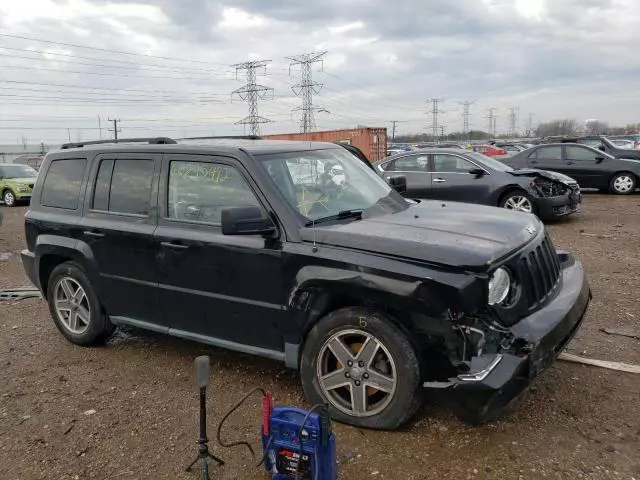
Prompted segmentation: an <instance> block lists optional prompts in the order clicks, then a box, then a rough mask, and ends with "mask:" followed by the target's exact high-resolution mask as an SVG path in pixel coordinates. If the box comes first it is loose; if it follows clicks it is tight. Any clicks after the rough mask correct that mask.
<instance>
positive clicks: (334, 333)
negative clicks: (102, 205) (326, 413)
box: [300, 307, 422, 430]
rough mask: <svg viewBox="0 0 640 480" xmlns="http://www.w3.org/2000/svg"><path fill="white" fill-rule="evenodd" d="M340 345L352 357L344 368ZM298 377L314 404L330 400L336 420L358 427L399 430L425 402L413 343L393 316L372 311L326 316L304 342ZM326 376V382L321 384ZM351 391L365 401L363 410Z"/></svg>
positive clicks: (343, 311)
mask: <svg viewBox="0 0 640 480" xmlns="http://www.w3.org/2000/svg"><path fill="white" fill-rule="evenodd" d="M329 344H331V345H332V346H331V347H329ZM367 345H368V347H367ZM340 346H343V347H345V350H344V351H342V353H341V357H342V358H343V360H344V359H348V358H351V359H350V360H348V361H352V362H353V365H352V366H349V365H344V366H342V363H341V362H340V361H339V359H338V356H337V355H335V353H334V352H335V351H340ZM349 356H350V357H349ZM359 358H360V359H361V360H358V359H359ZM362 359H364V360H365V361H363V360H362ZM368 359H371V361H369V360H368ZM348 361H347V363H348ZM327 373H329V374H331V375H329V376H325V374H327ZM300 376H301V379H302V388H303V389H304V392H305V395H306V397H307V400H308V401H309V402H310V403H311V404H314V405H315V404H318V403H322V404H328V405H329V409H330V412H331V416H332V418H334V419H336V420H338V421H340V422H343V423H347V424H350V425H355V426H358V427H365V428H375V429H383V430H393V429H396V428H398V427H400V426H401V425H403V424H404V423H406V422H407V421H408V420H409V419H410V418H411V417H413V416H414V415H415V413H416V411H417V410H418V408H419V407H420V405H421V403H422V387H421V375H420V364H419V362H418V357H417V356H416V353H415V350H414V348H413V346H412V345H411V343H410V342H409V339H408V338H407V336H406V335H405V334H404V333H403V331H402V330H401V329H400V328H399V327H397V326H396V325H395V324H394V323H393V321H392V320H391V319H390V318H389V317H387V316H386V315H384V314H383V313H381V312H379V311H376V310H372V309H367V308H361V307H349V308H343V309H340V310H336V311H335V312H332V313H330V314H328V315H327V316H325V317H324V318H322V319H321V320H320V321H319V322H318V323H317V324H316V325H315V326H314V327H313V329H312V330H311V331H310V332H309V335H308V336H307V339H306V341H305V344H304V349H303V351H302V359H301V362H300ZM323 376H325V378H327V379H328V380H326V381H325V382H321V378H322V377H323ZM330 380H333V381H334V384H333V385H330V384H329V381H330ZM371 382H376V383H375V386H372V383H371ZM335 385H340V386H335ZM375 387H379V388H375ZM354 389H355V390H354ZM352 392H356V394H358V393H359V396H358V397H356V398H357V399H362V400H363V401H362V403H360V405H361V407H360V410H359V412H356V410H355V407H354V400H355V399H356V398H354V397H353V396H352Z"/></svg>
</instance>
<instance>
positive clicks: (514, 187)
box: [496, 184, 532, 207]
mask: <svg viewBox="0 0 640 480" xmlns="http://www.w3.org/2000/svg"><path fill="white" fill-rule="evenodd" d="M513 192H524V193H526V194H527V195H528V196H529V197H532V195H531V193H530V192H528V191H527V189H526V188H525V187H523V186H522V185H518V184H510V185H506V186H505V187H503V188H502V189H501V190H500V191H499V192H498V194H497V195H496V197H497V201H496V206H498V207H500V206H501V205H502V201H503V200H504V199H505V198H506V196H507V195H509V194H510V193H513Z"/></svg>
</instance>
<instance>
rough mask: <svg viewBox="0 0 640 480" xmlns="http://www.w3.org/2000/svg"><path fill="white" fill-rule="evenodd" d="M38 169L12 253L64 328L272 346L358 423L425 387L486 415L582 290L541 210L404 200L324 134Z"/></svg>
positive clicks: (576, 320) (58, 161)
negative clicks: (20, 245) (20, 248)
mask: <svg viewBox="0 0 640 480" xmlns="http://www.w3.org/2000/svg"><path fill="white" fill-rule="evenodd" d="M41 172H42V173H41V181H38V182H37V184H36V187H35V191H34V193H33V199H32V202H31V208H30V210H29V212H28V213H27V215H26V221H25V222H26V238H27V246H28V249H27V250H25V251H24V252H23V254H22V258H23V262H24V267H25V269H26V271H27V273H28V275H29V277H30V278H31V280H32V281H33V283H34V284H35V285H37V286H38V287H39V288H40V289H41V290H42V293H43V295H44V297H45V298H46V299H47V301H48V303H49V306H50V310H51V315H52V317H53V320H54V322H55V324H56V326H57V328H58V329H59V330H60V332H61V333H62V334H63V335H64V336H65V337H66V338H67V339H69V340H70V341H71V342H73V343H76V344H79V345H90V344H97V343H99V342H102V341H104V340H105V339H106V338H107V337H108V336H109V335H110V334H111V333H112V331H113V329H114V328H115V326H116V325H133V326H136V327H141V328H146V329H149V330H154V331H158V332H163V333H167V334H169V335H174V336H177V337H181V338H185V339H190V340H195V341H198V342H204V343H207V344H211V345H215V346H219V347H224V348H228V349H233V350H238V351H241V352H249V353H252V354H256V355H262V356H265V357H269V358H272V359H277V360H280V361H283V362H284V363H285V364H286V365H287V366H289V367H291V368H297V369H299V370H300V375H301V378H302V386H303V388H304V391H305V393H306V395H307V398H308V400H309V401H310V402H312V403H319V402H326V403H328V404H329V405H330V407H331V409H332V413H333V415H334V416H335V417H336V418H337V419H338V420H341V421H344V422H347V423H351V424H354V425H359V426H365V427H373V428H384V429H393V428H396V427H398V426H399V425H401V424H402V423H403V422H405V421H407V420H408V419H409V418H411V417H412V415H413V414H414V413H415V412H416V409H417V408H418V406H419V405H420V399H421V395H420V393H421V391H422V389H424V388H437V389H440V390H441V391H443V390H444V391H448V392H451V393H452V394H455V395H454V396H455V399H456V401H454V402H451V404H452V407H453V408H454V409H455V411H456V412H457V413H458V415H459V416H460V417H461V418H463V419H465V420H467V421H470V422H474V423H479V422H482V421H486V420H488V419H491V418H494V417H495V416H497V415H498V414H499V413H500V412H501V411H503V410H504V408H505V407H506V406H507V405H508V404H510V403H511V401H512V400H513V399H514V398H516V397H517V396H518V395H519V394H520V393H521V392H522V391H523V390H524V389H525V388H526V387H527V385H528V384H529V383H530V381H531V380H532V379H533V378H534V377H535V376H536V375H537V374H538V373H539V372H540V371H541V370H543V369H544V368H546V367H548V366H549V365H550V364H551V363H552V362H553V361H554V359H555V358H556V356H557V355H558V353H559V352H560V351H561V350H562V349H563V348H564V346H565V345H566V344H567V342H568V341H569V340H570V339H571V337H572V336H573V334H574V333H575V332H576V330H577V329H578V327H579V325H580V323H581V321H582V318H583V316H584V314H585V311H586V309H587V306H588V303H589V300H590V290H589V285H588V283H587V280H586V277H585V274H584V271H583V267H582V264H581V263H580V262H578V261H576V260H574V259H573V258H572V256H571V255H570V254H568V253H566V252H560V251H556V250H555V249H554V248H553V245H552V243H551V241H550V239H549V237H548V236H547V234H546V232H545V229H544V227H543V225H542V224H541V223H540V221H539V220H538V219H537V218H536V217H535V216H534V215H531V214H526V213H520V212H510V211H505V210H503V209H499V208H494V207H487V206H479V205H470V204H461V203H455V202H442V201H414V200H407V199H404V198H403V197H402V196H401V195H400V194H398V193H397V192H396V191H394V190H393V189H391V188H390V187H389V185H387V184H386V183H385V181H384V180H383V179H382V178H380V177H379V176H377V175H376V173H375V172H374V171H372V170H371V169H370V168H368V167H367V166H365V165H364V163H363V162H362V161H361V160H359V159H358V158H356V157H355V156H354V155H352V154H351V153H350V152H349V151H347V150H345V149H344V148H342V147H340V146H338V145H334V144H329V143H309V142H284V141H263V140H240V139H230V140H198V141H182V142H180V143H176V142H175V141H173V140H171V139H162V138H161V139H151V140H148V139H147V140H145V141H144V142H140V141H138V142H133V141H121V142H120V143H112V144H106V143H95V144H84V145H80V144H75V145H67V146H65V148H63V149H62V150H60V151H58V152H54V153H49V154H48V155H47V157H46V159H45V161H44V163H43V165H42V169H41ZM396 180H401V179H396ZM392 183H393V184H394V185H402V183H403V182H402V181H395V182H392Z"/></svg>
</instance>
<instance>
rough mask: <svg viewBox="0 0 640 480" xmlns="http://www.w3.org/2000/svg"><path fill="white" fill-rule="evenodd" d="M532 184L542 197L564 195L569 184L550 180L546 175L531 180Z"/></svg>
mask: <svg viewBox="0 0 640 480" xmlns="http://www.w3.org/2000/svg"><path fill="white" fill-rule="evenodd" d="M531 186H532V187H533V188H535V189H536V191H537V192H538V194H540V196H541V197H558V196H560V195H564V194H565V193H566V191H567V188H568V187H567V186H566V185H565V184H564V183H562V182H557V181H555V180H550V179H548V178H544V177H538V178H536V179H535V180H533V181H532V182H531Z"/></svg>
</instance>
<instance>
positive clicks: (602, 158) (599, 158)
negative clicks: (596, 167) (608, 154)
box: [596, 157, 604, 163]
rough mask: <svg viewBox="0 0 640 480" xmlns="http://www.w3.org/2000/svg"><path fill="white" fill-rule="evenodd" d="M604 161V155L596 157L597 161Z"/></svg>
mask: <svg viewBox="0 0 640 480" xmlns="http://www.w3.org/2000/svg"><path fill="white" fill-rule="evenodd" d="M602 162H604V157H596V163H602Z"/></svg>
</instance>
